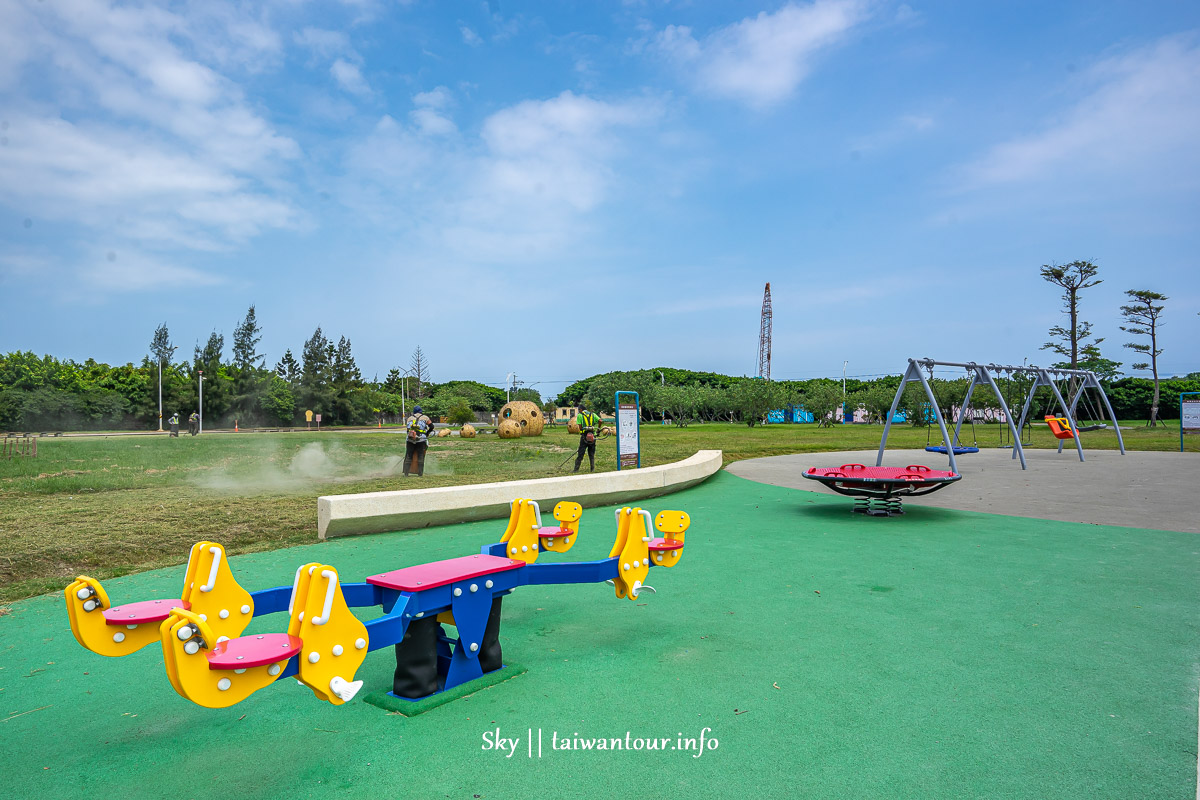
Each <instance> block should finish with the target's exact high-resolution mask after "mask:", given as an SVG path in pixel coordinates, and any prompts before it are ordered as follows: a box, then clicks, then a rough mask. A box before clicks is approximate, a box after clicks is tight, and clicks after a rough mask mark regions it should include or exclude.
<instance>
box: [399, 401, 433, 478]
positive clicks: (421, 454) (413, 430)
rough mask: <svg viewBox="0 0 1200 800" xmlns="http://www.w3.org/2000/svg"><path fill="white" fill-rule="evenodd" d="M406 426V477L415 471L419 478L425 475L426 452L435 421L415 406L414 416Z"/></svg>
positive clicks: (406, 422) (408, 420) (407, 421)
mask: <svg viewBox="0 0 1200 800" xmlns="http://www.w3.org/2000/svg"><path fill="white" fill-rule="evenodd" d="M404 424H405V427H406V428H408V441H406V442H405V444H404V477H406V478H407V477H408V473H409V472H412V471H414V470H415V471H416V473H417V477H418V478H419V477H421V476H422V475H424V474H425V451H426V450H428V449H429V434H430V433H432V432H433V420H431V419H430V418H429V417H427V416H425V415H424V414H423V413H421V407H420V406H414V407H413V413H412V416H410V417H409V418H408V419H407V420H406V421H405V423H404Z"/></svg>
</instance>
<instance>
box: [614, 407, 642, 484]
mask: <svg viewBox="0 0 1200 800" xmlns="http://www.w3.org/2000/svg"><path fill="white" fill-rule="evenodd" d="M622 395H624V396H625V401H624V402H622V401H621V396H622ZM630 397H632V398H633V402H630V401H629V398H630ZM614 401H615V402H614V405H615V406H616V409H617V469H618V470H621V469H637V468H638V467H640V466H642V451H641V446H640V444H639V442H638V432H639V430H640V429H641V423H642V409H641V398H640V397H638V393H637V392H617V393H616V394H615V395H614Z"/></svg>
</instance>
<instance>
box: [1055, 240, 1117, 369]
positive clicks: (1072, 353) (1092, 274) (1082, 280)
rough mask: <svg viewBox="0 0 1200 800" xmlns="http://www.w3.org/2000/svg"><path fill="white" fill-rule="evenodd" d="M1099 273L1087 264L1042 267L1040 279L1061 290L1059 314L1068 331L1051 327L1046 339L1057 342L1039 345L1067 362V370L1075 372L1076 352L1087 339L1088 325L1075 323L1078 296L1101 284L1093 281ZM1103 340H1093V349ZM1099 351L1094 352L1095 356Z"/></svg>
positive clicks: (1077, 363)
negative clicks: (1067, 323)
mask: <svg viewBox="0 0 1200 800" xmlns="http://www.w3.org/2000/svg"><path fill="white" fill-rule="evenodd" d="M1099 271H1100V268H1099V267H1097V266H1096V265H1095V264H1093V263H1092V262H1090V261H1072V262H1071V263H1070V264H1063V265H1061V266H1060V265H1058V264H1043V265H1042V270H1041V274H1042V278H1043V279H1045V280H1046V281H1048V282H1050V283H1053V284H1054V285H1055V286H1058V287H1061V288H1062V290H1063V294H1062V299H1063V313H1064V314H1066V315H1067V317H1068V318H1069V319H1070V327H1069V328H1064V327H1063V326H1061V325H1055V326H1054V327H1052V328H1051V329H1050V335H1051V336H1052V337H1054V339H1057V340H1058V341H1053V340H1052V341H1049V342H1046V343H1045V344H1044V345H1042V348H1041V349H1043V350H1053V351H1054V352H1055V353H1058V354H1059V355H1061V356H1063V357H1064V358H1068V359H1070V361H1069V363H1070V367H1069V368H1070V369H1078V368H1079V350H1080V347H1081V346H1082V343H1083V341H1084V340H1085V339H1087V338H1088V337H1089V336H1091V333H1092V326H1091V323H1088V322H1083V321H1081V320H1080V319H1079V293H1080V292H1082V291H1083V290H1084V289H1088V288H1090V287H1092V286H1095V285H1097V284H1099V283H1103V281H1101V280H1099V279H1096V274H1097V273H1098V272H1099ZM1103 341H1104V339H1097V340H1096V341H1095V342H1093V343H1092V344H1093V345H1099V344H1100V343H1101V342H1103ZM1098 353H1099V351H1097V354H1098Z"/></svg>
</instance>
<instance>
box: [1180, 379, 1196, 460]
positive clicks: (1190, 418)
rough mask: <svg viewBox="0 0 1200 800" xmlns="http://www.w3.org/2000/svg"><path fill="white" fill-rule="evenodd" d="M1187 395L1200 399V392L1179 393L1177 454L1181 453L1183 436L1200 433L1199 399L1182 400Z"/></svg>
mask: <svg viewBox="0 0 1200 800" xmlns="http://www.w3.org/2000/svg"><path fill="white" fill-rule="evenodd" d="M1188 395H1194V396H1196V397H1198V398H1200V392H1180V393H1179V452H1181V453H1182V452H1183V435H1184V434H1185V433H1200V399H1197V400H1184V399H1183V398H1185V397H1187V396H1188Z"/></svg>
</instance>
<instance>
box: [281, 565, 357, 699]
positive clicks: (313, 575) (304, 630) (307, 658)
mask: <svg viewBox="0 0 1200 800" xmlns="http://www.w3.org/2000/svg"><path fill="white" fill-rule="evenodd" d="M308 574H309V588H308V592H307V593H306V597H305V602H304V612H303V613H302V614H298V615H297V616H296V617H293V619H292V623H291V624H290V625H289V626H288V633H289V634H292V635H294V636H298V637H299V638H300V640H301V641H302V642H303V650H302V652H301V657H300V681H301V682H303V683H304V684H305V685H306V686H308V688H310V689H312V691H313V694H315V695H316V696H317V698H318V699H320V700H328V701H329V702H330V703H333V704H334V705H335V706H340V705H341V704H342V703H345V702H346V701H348V700H351V699H353V698H354V695H356V694H357V693H358V690H359V689H361V688H362V681H356V680H354V673H355V672H357V671H358V668H359V667H360V666H362V663H363V659H365V658H366V657H367V641H368V637H367V626H366V625H363V624H362V622H360V621H359V619H358V618H357V617H355V616H354V614H353V613H351V611H350V608H349V607H348V606H347V605H346V598H345V597H343V596H342V588H341V585H340V584H339V583H338V574H337V570H335V569H334V568H333V567H331V566H329V565H327V564H322V565H313V566H311V567H309V569H308Z"/></svg>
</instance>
